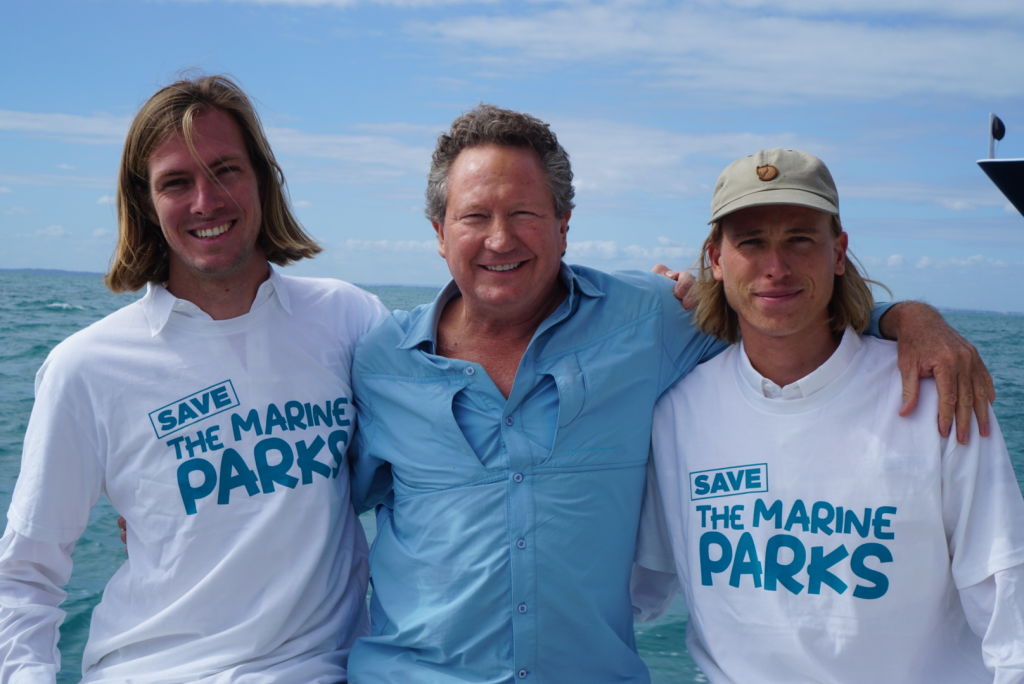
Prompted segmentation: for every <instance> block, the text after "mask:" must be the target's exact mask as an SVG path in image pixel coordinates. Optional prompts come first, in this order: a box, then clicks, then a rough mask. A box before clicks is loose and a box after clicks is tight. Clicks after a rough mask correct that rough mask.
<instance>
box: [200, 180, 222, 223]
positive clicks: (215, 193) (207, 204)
mask: <svg viewBox="0 0 1024 684" xmlns="http://www.w3.org/2000/svg"><path fill="white" fill-rule="evenodd" d="M225 192H226V191H225V190H224V188H223V187H222V186H221V185H220V183H218V182H217V181H216V180H215V179H214V178H211V177H209V176H207V175H205V174H203V175H201V176H199V177H198V178H197V179H196V182H195V192H194V194H193V196H192V213H193V214H196V215H197V216H209V215H210V214H212V213H213V212H215V211H216V210H217V209H220V208H221V207H222V206H224V194H225Z"/></svg>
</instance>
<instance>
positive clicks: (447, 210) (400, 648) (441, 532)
mask: <svg viewBox="0 0 1024 684" xmlns="http://www.w3.org/2000/svg"><path fill="white" fill-rule="evenodd" d="M572 208H573V188H572V171H571V168H570V165H569V160H568V156H567V155H566V153H565V150H564V149H563V148H562V147H561V145H560V144H559V143H558V141H557V139H556V137H555V135H554V133H553V132H551V131H550V129H549V128H548V126H547V125H546V124H544V123H543V122H541V121H539V120H537V119H535V118H533V117H531V116H528V115H525V114H520V113H517V112H511V111H508V110H502V109H498V108H495V107H491V106H487V105H481V106H480V107H478V108H476V109H475V110H473V111H471V112H469V113H468V114H465V115H464V116H462V117H460V118H458V119H456V121H455V122H454V123H453V124H452V128H451V131H450V132H449V133H448V134H446V135H443V136H441V138H440V139H439V141H438V146H437V149H436V150H435V152H434V156H433V163H432V166H431V170H430V175H429V177H428V189H427V215H428V217H429V219H430V221H431V223H432V224H433V226H434V229H435V231H436V232H437V237H438V243H439V250H440V253H441V255H442V256H443V257H444V258H445V260H446V261H447V263H448V267H449V269H450V270H451V273H452V276H453V282H452V283H450V284H449V285H448V286H447V287H446V288H445V289H444V290H442V292H441V293H440V294H439V295H438V297H437V299H436V300H435V301H434V302H433V303H432V304H430V305H427V306H424V307H420V308H418V309H416V310H414V311H412V312H395V313H394V314H393V315H392V316H391V318H389V319H387V320H386V321H384V323H382V324H381V326H379V327H378V328H377V329H376V330H375V331H373V332H371V333H370V334H368V335H367V336H366V337H365V338H364V341H363V343H362V344H361V345H360V346H359V348H358V349H357V351H356V356H355V360H354V365H353V381H354V391H355V396H356V399H357V402H358V407H359V425H360V429H359V431H358V432H357V445H356V446H357V447H358V449H357V450H358V456H357V458H356V460H355V481H354V488H355V492H354V496H355V497H356V501H357V502H359V501H360V500H361V501H362V504H363V506H364V507H369V506H374V505H376V506H377V538H376V540H375V542H374V548H373V552H372V555H371V574H372V577H373V597H372V602H371V621H372V635H371V636H370V637H368V638H365V639H361V640H359V641H358V642H357V643H356V645H355V647H354V648H353V650H352V654H351V657H350V661H349V676H350V678H351V681H352V682H354V683H355V684H364V683H370V682H401V683H403V684H408V683H417V682H425V683H426V682H429V683H430V684H440V683H444V682H511V681H518V680H523V681H531V682H551V683H557V684H567V683H573V682H587V683H592V682H648V681H649V679H650V678H649V675H648V673H647V669H646V667H645V666H644V664H643V662H642V661H641V659H640V657H639V656H638V655H637V653H636V648H635V643H634V637H633V621H632V608H631V603H630V592H629V588H630V575H631V569H632V561H633V556H634V551H635V543H636V542H635V540H636V533H637V526H638V520H639V512H640V504H641V500H642V498H643V491H644V475H645V467H646V463H647V453H648V444H649V438H650V429H651V411H652V408H653V406H654V403H655V401H656V400H657V398H658V396H659V395H660V394H661V393H662V392H663V391H664V390H665V389H666V388H668V387H669V386H670V385H671V384H672V383H674V382H675V381H676V380H677V379H678V378H680V377H681V376H682V375H684V374H686V373H687V372H689V371H690V370H692V369H693V367H694V366H695V365H696V364H697V363H698V362H700V361H701V360H704V359H707V358H709V357H710V356H712V355H714V354H715V353H717V352H718V351H719V350H720V349H721V345H720V344H719V343H716V342H714V341H713V340H711V339H710V338H708V337H705V336H702V335H700V334H699V333H697V332H696V331H695V330H694V328H693V326H692V324H691V322H690V315H689V314H688V313H687V312H686V311H684V310H683V309H682V307H680V306H679V303H678V301H677V300H676V299H675V298H674V296H673V293H672V287H671V283H670V281H668V280H666V279H664V278H661V277H659V276H655V275H652V274H632V275H617V276H612V275H608V274H605V273H602V272H600V271H595V270H593V269H589V268H585V267H582V266H567V265H565V264H563V263H562V261H561V256H562V255H563V254H564V252H565V247H566V233H567V231H568V228H569V218H570V215H571V212H572ZM936 317H937V314H934V313H933V311H932V310H930V309H928V308H927V307H922V306H921V305H913V304H901V305H898V306H897V307H895V309H894V310H893V312H892V313H890V314H888V315H887V316H886V321H885V325H886V326H889V325H892V326H893V327H894V328H898V330H895V332H903V333H904V335H903V336H904V337H906V336H908V335H910V333H911V331H912V329H919V328H920V327H921V326H920V325H919V323H920V321H921V320H924V321H928V322H929V323H927V325H926V326H925V327H928V326H930V327H929V332H931V333H934V332H935V331H934V330H933V328H934V327H935V324H934V323H933V322H931V321H933V319H934V318H936ZM940 320H941V319H940ZM912 323H913V325H911V324H912ZM908 326H909V327H908ZM943 327H945V326H944V324H943ZM940 332H941V333H942V336H946V335H950V334H951V335H953V336H954V337H953V339H954V342H953V343H952V344H953V346H955V345H958V344H961V342H960V341H959V338H958V336H955V333H952V332H951V331H948V332H947V331H946V330H942V331H940ZM937 344H938V346H940V347H942V348H943V349H945V348H947V347H949V346H950V345H949V344H948V343H942V342H940V343H937ZM967 348H969V345H967ZM928 355H929V356H935V354H934V353H932V352H930V351H929V352H928ZM966 356H967V357H970V358H976V354H975V353H973V350H972V349H971V350H969V351H968V352H967V354H966ZM914 365H919V364H917V362H916V361H915V362H914ZM915 376H916V373H915ZM978 377H979V378H980V379H979V381H978V382H979V387H980V389H979V391H978V392H977V394H979V395H980V394H982V393H984V391H985V389H986V383H987V382H990V381H988V380H987V373H985V372H984V371H983V370H982V371H980V374H979V375H978ZM915 381H916V377H915ZM966 384H967V381H965V385H966ZM968 403H969V402H968ZM966 410H970V407H969V406H968V407H967V409H966ZM947 429H948V427H947Z"/></svg>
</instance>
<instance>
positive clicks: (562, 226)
mask: <svg viewBox="0 0 1024 684" xmlns="http://www.w3.org/2000/svg"><path fill="white" fill-rule="evenodd" d="M571 217H572V212H571V211H567V212H565V216H563V217H562V218H561V223H559V225H558V232H559V233H560V234H561V238H562V254H563V255H564V254H565V249H566V247H568V244H569V243H568V240H567V239H566V233H568V232H569V219H570V218H571Z"/></svg>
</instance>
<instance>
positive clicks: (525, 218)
mask: <svg viewBox="0 0 1024 684" xmlns="http://www.w3.org/2000/svg"><path fill="white" fill-rule="evenodd" d="M433 226H434V230H436V231H437V238H438V242H439V251H440V253H441V256H443V257H444V258H445V261H447V262H448V268H449V270H450V271H451V273H452V277H453V278H454V279H455V282H456V284H457V285H458V286H459V290H460V291H461V293H462V299H463V306H465V308H466V312H467V313H468V314H469V315H470V316H483V317H486V318H489V319H492V320H508V321H516V320H522V319H524V318H529V317H532V316H535V315H538V314H539V313H540V312H544V313H545V314H546V313H547V311H548V310H550V308H551V304H552V300H553V299H554V298H556V297H557V296H558V294H559V292H560V288H559V286H558V270H559V264H560V263H561V259H562V253H563V252H564V251H565V246H566V237H565V235H566V232H567V231H568V230H569V215H568V214H567V215H565V216H563V217H561V218H559V217H557V216H555V207H554V200H553V199H552V196H551V191H550V190H549V189H548V186H547V182H546V179H545V176H544V169H543V167H542V166H541V162H540V159H539V158H538V156H537V154H536V153H535V152H534V151H533V150H532V149H529V148H520V147H509V146H503V145H481V146H478V147H470V148H467V149H465V150H463V151H462V152H460V153H459V156H458V157H456V158H455V161H454V162H453V163H452V165H451V168H450V170H449V173H448V179H447V205H446V208H445V216H444V223H434V224H433Z"/></svg>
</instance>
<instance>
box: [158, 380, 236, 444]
mask: <svg viewBox="0 0 1024 684" xmlns="http://www.w3.org/2000/svg"><path fill="white" fill-rule="evenodd" d="M236 406H238V395H237V394H235V387H234V385H232V384H231V381H230V380H224V381H223V382H218V383H217V384H216V385H211V386H209V387H207V388H205V389H201V390H199V391H198V392H193V393H192V394H190V395H188V396H187V397H182V398H181V399H178V400H176V401H172V402H171V403H169V404H167V406H161V407H160V408H158V409H156V410H155V411H150V412H149V422H150V424H152V426H153V430H154V431H155V432H156V438H157V439H163V438H164V437H166V436H167V435H170V434H172V433H175V432H177V431H178V430H184V429H185V428H187V427H190V426H192V425H195V424H196V423H198V422H200V421H202V420H205V419H206V418H209V417H210V416H215V415H217V414H218V413H223V412H224V411H227V410H229V409H232V408H235V407H236Z"/></svg>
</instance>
